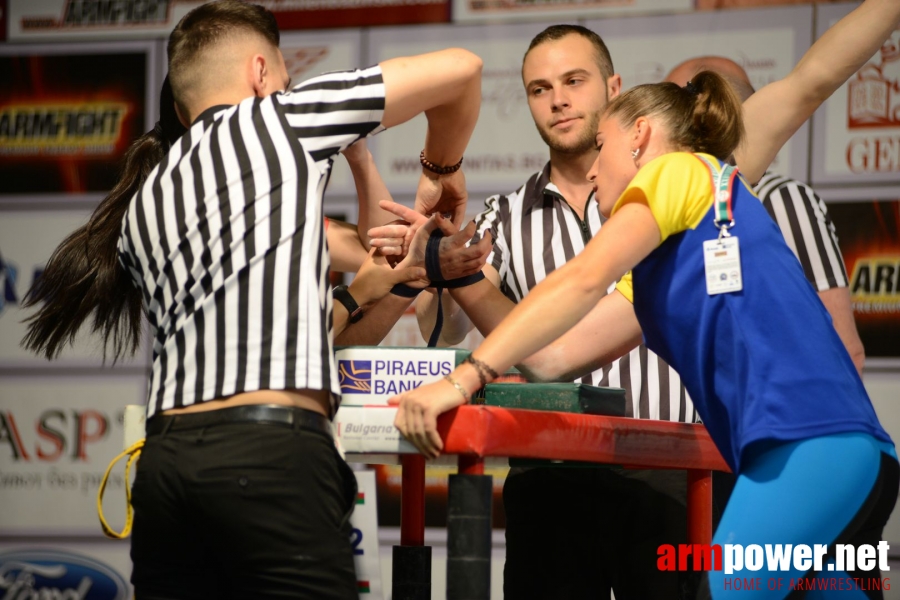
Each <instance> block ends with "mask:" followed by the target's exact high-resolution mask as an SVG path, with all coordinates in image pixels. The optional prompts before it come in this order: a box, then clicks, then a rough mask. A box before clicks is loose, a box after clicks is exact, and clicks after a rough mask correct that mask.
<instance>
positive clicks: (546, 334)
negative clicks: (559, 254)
mask: <svg viewBox="0 0 900 600" xmlns="http://www.w3.org/2000/svg"><path fill="white" fill-rule="evenodd" d="M659 242H660V230H659V226H658V225H657V224H656V220H655V219H654V217H653V214H652V213H651V212H650V209H649V208H648V207H647V206H646V205H644V204H636V203H632V204H626V205H624V206H622V207H621V208H620V209H619V210H618V211H617V213H616V214H615V215H614V216H613V217H612V218H611V219H610V220H609V221H607V223H606V225H604V226H603V229H601V230H600V233H599V234H597V236H596V237H595V238H594V239H592V240H591V241H590V242H589V243H588V245H587V247H586V248H585V249H584V251H583V252H582V253H581V254H579V255H578V256H576V257H575V258H574V259H572V260H571V261H569V262H568V263H566V264H565V265H564V266H563V267H561V268H559V269H557V270H556V271H554V272H553V273H551V274H550V275H549V276H548V277H547V278H546V279H544V281H542V282H541V283H540V284H539V285H538V286H537V287H535V288H534V289H532V290H531V292H530V293H529V294H528V295H527V296H525V298H524V300H522V301H521V302H520V303H519V304H518V305H516V307H515V309H513V311H512V312H511V313H510V314H509V315H508V316H507V317H506V318H505V319H504V320H503V322H502V323H500V324H499V325H498V326H497V327H496V329H495V330H494V331H493V333H491V334H490V335H489V336H488V337H487V338H486V339H485V341H484V343H483V344H482V345H481V346H480V347H479V348H478V350H476V351H475V353H474V354H477V355H478V356H477V357H476V358H478V359H480V360H482V361H485V362H486V363H487V364H489V365H491V366H492V367H493V368H494V370H496V371H497V372H503V371H505V370H506V369H508V368H509V367H510V366H512V365H513V364H516V363H518V362H520V361H522V360H523V359H524V358H525V357H528V356H531V355H532V354H534V353H535V352H537V351H538V350H540V349H541V348H543V347H544V346H546V345H548V344H550V343H551V342H553V341H554V340H556V339H557V338H558V337H560V336H561V335H562V334H564V333H565V332H567V331H569V329H571V328H572V327H573V326H574V325H575V324H576V323H578V322H579V321H580V320H581V319H582V318H584V316H585V315H586V314H587V313H588V312H590V310H591V309H592V308H594V307H595V306H596V305H597V303H598V302H599V301H600V299H601V298H602V297H603V296H605V295H606V290H607V289H608V288H609V286H610V285H611V284H612V283H613V282H614V281H616V280H618V279H619V278H620V277H622V276H623V275H624V274H625V273H626V272H627V271H629V270H630V269H632V268H633V267H634V266H635V265H636V264H637V263H639V262H640V261H641V260H643V259H644V258H645V257H646V256H647V255H648V254H650V252H652V251H653V250H654V249H655V248H656V247H657V246H658V245H659ZM457 301H459V299H458V298H457ZM460 304H462V305H463V307H464V308H465V305H464V304H463V303H462V302H460ZM469 315H470V316H472V317H474V315H473V314H472V313H471V312H470V313H469ZM475 326H476V327H478V326H479V323H478V321H475Z"/></svg>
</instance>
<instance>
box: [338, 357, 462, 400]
mask: <svg viewBox="0 0 900 600" xmlns="http://www.w3.org/2000/svg"><path fill="white" fill-rule="evenodd" d="M335 358H336V359H337V363H338V372H339V379H340V383H341V397H342V400H341V404H342V405H344V406H364V405H376V404H381V405H386V404H387V401H388V399H389V398H391V397H393V396H396V395H397V394H402V393H403V392H407V391H409V390H413V389H415V388H417V387H419V386H420V385H423V384H426V383H432V382H434V381H438V380H439V379H441V378H442V377H444V376H445V375H449V374H450V372H451V371H453V369H454V368H455V367H456V351H455V350H453V349H437V348H418V349H405V348H382V347H349V348H344V349H341V350H338V351H337V352H336V353H335Z"/></svg>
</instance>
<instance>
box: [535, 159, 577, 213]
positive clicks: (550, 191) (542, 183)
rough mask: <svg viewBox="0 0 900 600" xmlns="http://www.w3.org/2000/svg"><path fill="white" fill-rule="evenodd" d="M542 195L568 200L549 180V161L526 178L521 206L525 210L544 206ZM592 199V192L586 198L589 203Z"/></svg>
mask: <svg viewBox="0 0 900 600" xmlns="http://www.w3.org/2000/svg"><path fill="white" fill-rule="evenodd" d="M544 196H552V197H554V198H557V199H559V200H562V201H563V202H566V203H568V200H566V199H565V197H564V196H563V195H562V192H560V191H559V188H558V187H556V184H554V183H553V182H552V181H550V161H547V164H546V165H544V168H543V169H541V171H540V172H539V173H535V174H534V175H532V176H531V178H530V179H529V180H528V183H526V184H525V189H524V190H523V196H522V208H523V209H524V210H525V211H526V212H527V211H531V210H534V209H536V208H542V207H543V206H544ZM592 199H593V194H591V198H589V199H588V203H590V201H591V200H592Z"/></svg>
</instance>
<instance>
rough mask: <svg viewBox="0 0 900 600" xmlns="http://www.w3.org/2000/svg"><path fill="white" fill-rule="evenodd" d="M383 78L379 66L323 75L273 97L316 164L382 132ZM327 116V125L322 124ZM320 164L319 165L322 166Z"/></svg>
mask: <svg viewBox="0 0 900 600" xmlns="http://www.w3.org/2000/svg"><path fill="white" fill-rule="evenodd" d="M384 93H385V88H384V79H383V77H382V75H381V67H379V66H378V65H376V66H374V67H369V68H367V69H356V70H353V71H336V72H333V73H325V74H323V75H319V76H318V77H314V78H312V79H309V80H307V81H304V82H302V83H299V84H297V85H296V86H295V87H294V88H293V89H291V91H289V92H287V93H285V94H276V95H275V96H274V97H275V98H276V100H277V101H278V102H279V103H280V104H281V105H282V106H283V107H284V110H285V115H286V117H287V121H288V124H289V125H290V127H291V129H293V131H294V133H295V134H296V135H297V137H298V138H300V139H302V140H303V147H304V149H305V150H306V151H307V152H308V153H309V154H310V156H312V158H313V160H315V161H316V163H317V164H319V163H322V161H326V160H328V159H330V158H332V157H333V156H334V155H335V154H337V153H338V152H340V151H341V150H343V149H344V148H346V147H347V146H349V145H350V144H352V143H353V142H355V141H356V140H358V139H360V138H364V137H366V136H369V135H373V134H375V133H378V132H380V131H383V130H384V127H382V125H381V119H382V117H383V116H384ZM323 115H327V116H328V118H327V121H328V124H327V125H323V124H322V122H323V120H324V119H323ZM321 166H322V165H320V167H321Z"/></svg>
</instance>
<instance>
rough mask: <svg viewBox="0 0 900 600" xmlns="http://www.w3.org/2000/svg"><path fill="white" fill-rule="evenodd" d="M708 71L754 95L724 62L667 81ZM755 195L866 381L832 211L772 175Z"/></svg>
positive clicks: (684, 66) (710, 61)
mask: <svg viewBox="0 0 900 600" xmlns="http://www.w3.org/2000/svg"><path fill="white" fill-rule="evenodd" d="M704 70H707V71H715V72H717V73H718V74H720V75H722V76H723V77H725V79H726V80H728V82H729V83H730V84H731V85H732V87H733V88H734V89H735V91H736V92H737V94H738V96H740V98H741V101H742V102H743V101H746V100H747V98H749V97H750V96H751V95H753V93H754V92H755V90H754V89H753V84H751V83H750V78H749V77H748V76H747V72H746V71H744V69H743V67H741V66H740V65H739V64H737V63H736V62H734V61H733V60H730V59H728V58H725V57H722V56H701V57H697V58H692V59H689V60H686V61H684V62H683V63H681V64H679V65H678V66H676V67H675V68H674V69H672V71H671V72H670V73H669V74H668V75H667V76H666V81H671V82H673V83H676V84H678V85H681V86H683V85H684V84H685V83H687V82H688V80H690V78H691V77H693V75H694V74H695V73H698V72H700V71H704ZM754 191H755V192H756V195H757V196H759V199H760V200H762V202H763V205H764V206H765V207H766V210H767V211H768V212H769V215H771V217H772V219H774V220H775V222H776V223H778V227H779V228H780V229H781V233H782V234H783V235H784V239H785V241H786V242H787V245H788V246H790V248H791V250H793V251H794V254H796V255H797V258H798V259H799V260H800V264H801V265H803V272H804V274H806V278H807V279H808V280H809V282H810V283H811V284H812V286H813V287H814V288H815V289H816V291H817V292H818V293H819V299H820V300H822V303H823V304H824V305H825V308H826V309H828V313H829V314H830V315H831V321H832V323H834V328H835V330H836V331H837V333H838V335H839V336H840V338H841V341H842V342H844V346H845V347H846V348H847V352H849V353H850V358H852V359H853V364H855V365H856V370H857V371H858V372H859V374H860V375H862V369H863V364H864V363H865V359H866V355H865V349H864V348H863V344H862V340H860V338H859V332H858V331H857V330H856V321H854V319H853V305H852V303H851V301H850V288H849V283H848V281H847V269H846V267H845V266H844V257H843V256H842V255H841V249H840V247H839V246H838V239H837V233H836V231H835V228H834V223H832V222H831V217H830V216H829V214H828V207H827V206H826V205H825V202H824V201H823V200H822V199H821V198H819V196H818V195H817V194H816V193H815V191H814V190H813V189H812V188H811V187H809V186H808V185H807V184H805V183H803V182H800V181H797V180H795V179H790V178H788V177H783V176H781V175H776V174H774V173H769V172H766V174H765V175H763V177H762V179H760V180H759V182H757V183H756V185H755V186H754Z"/></svg>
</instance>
